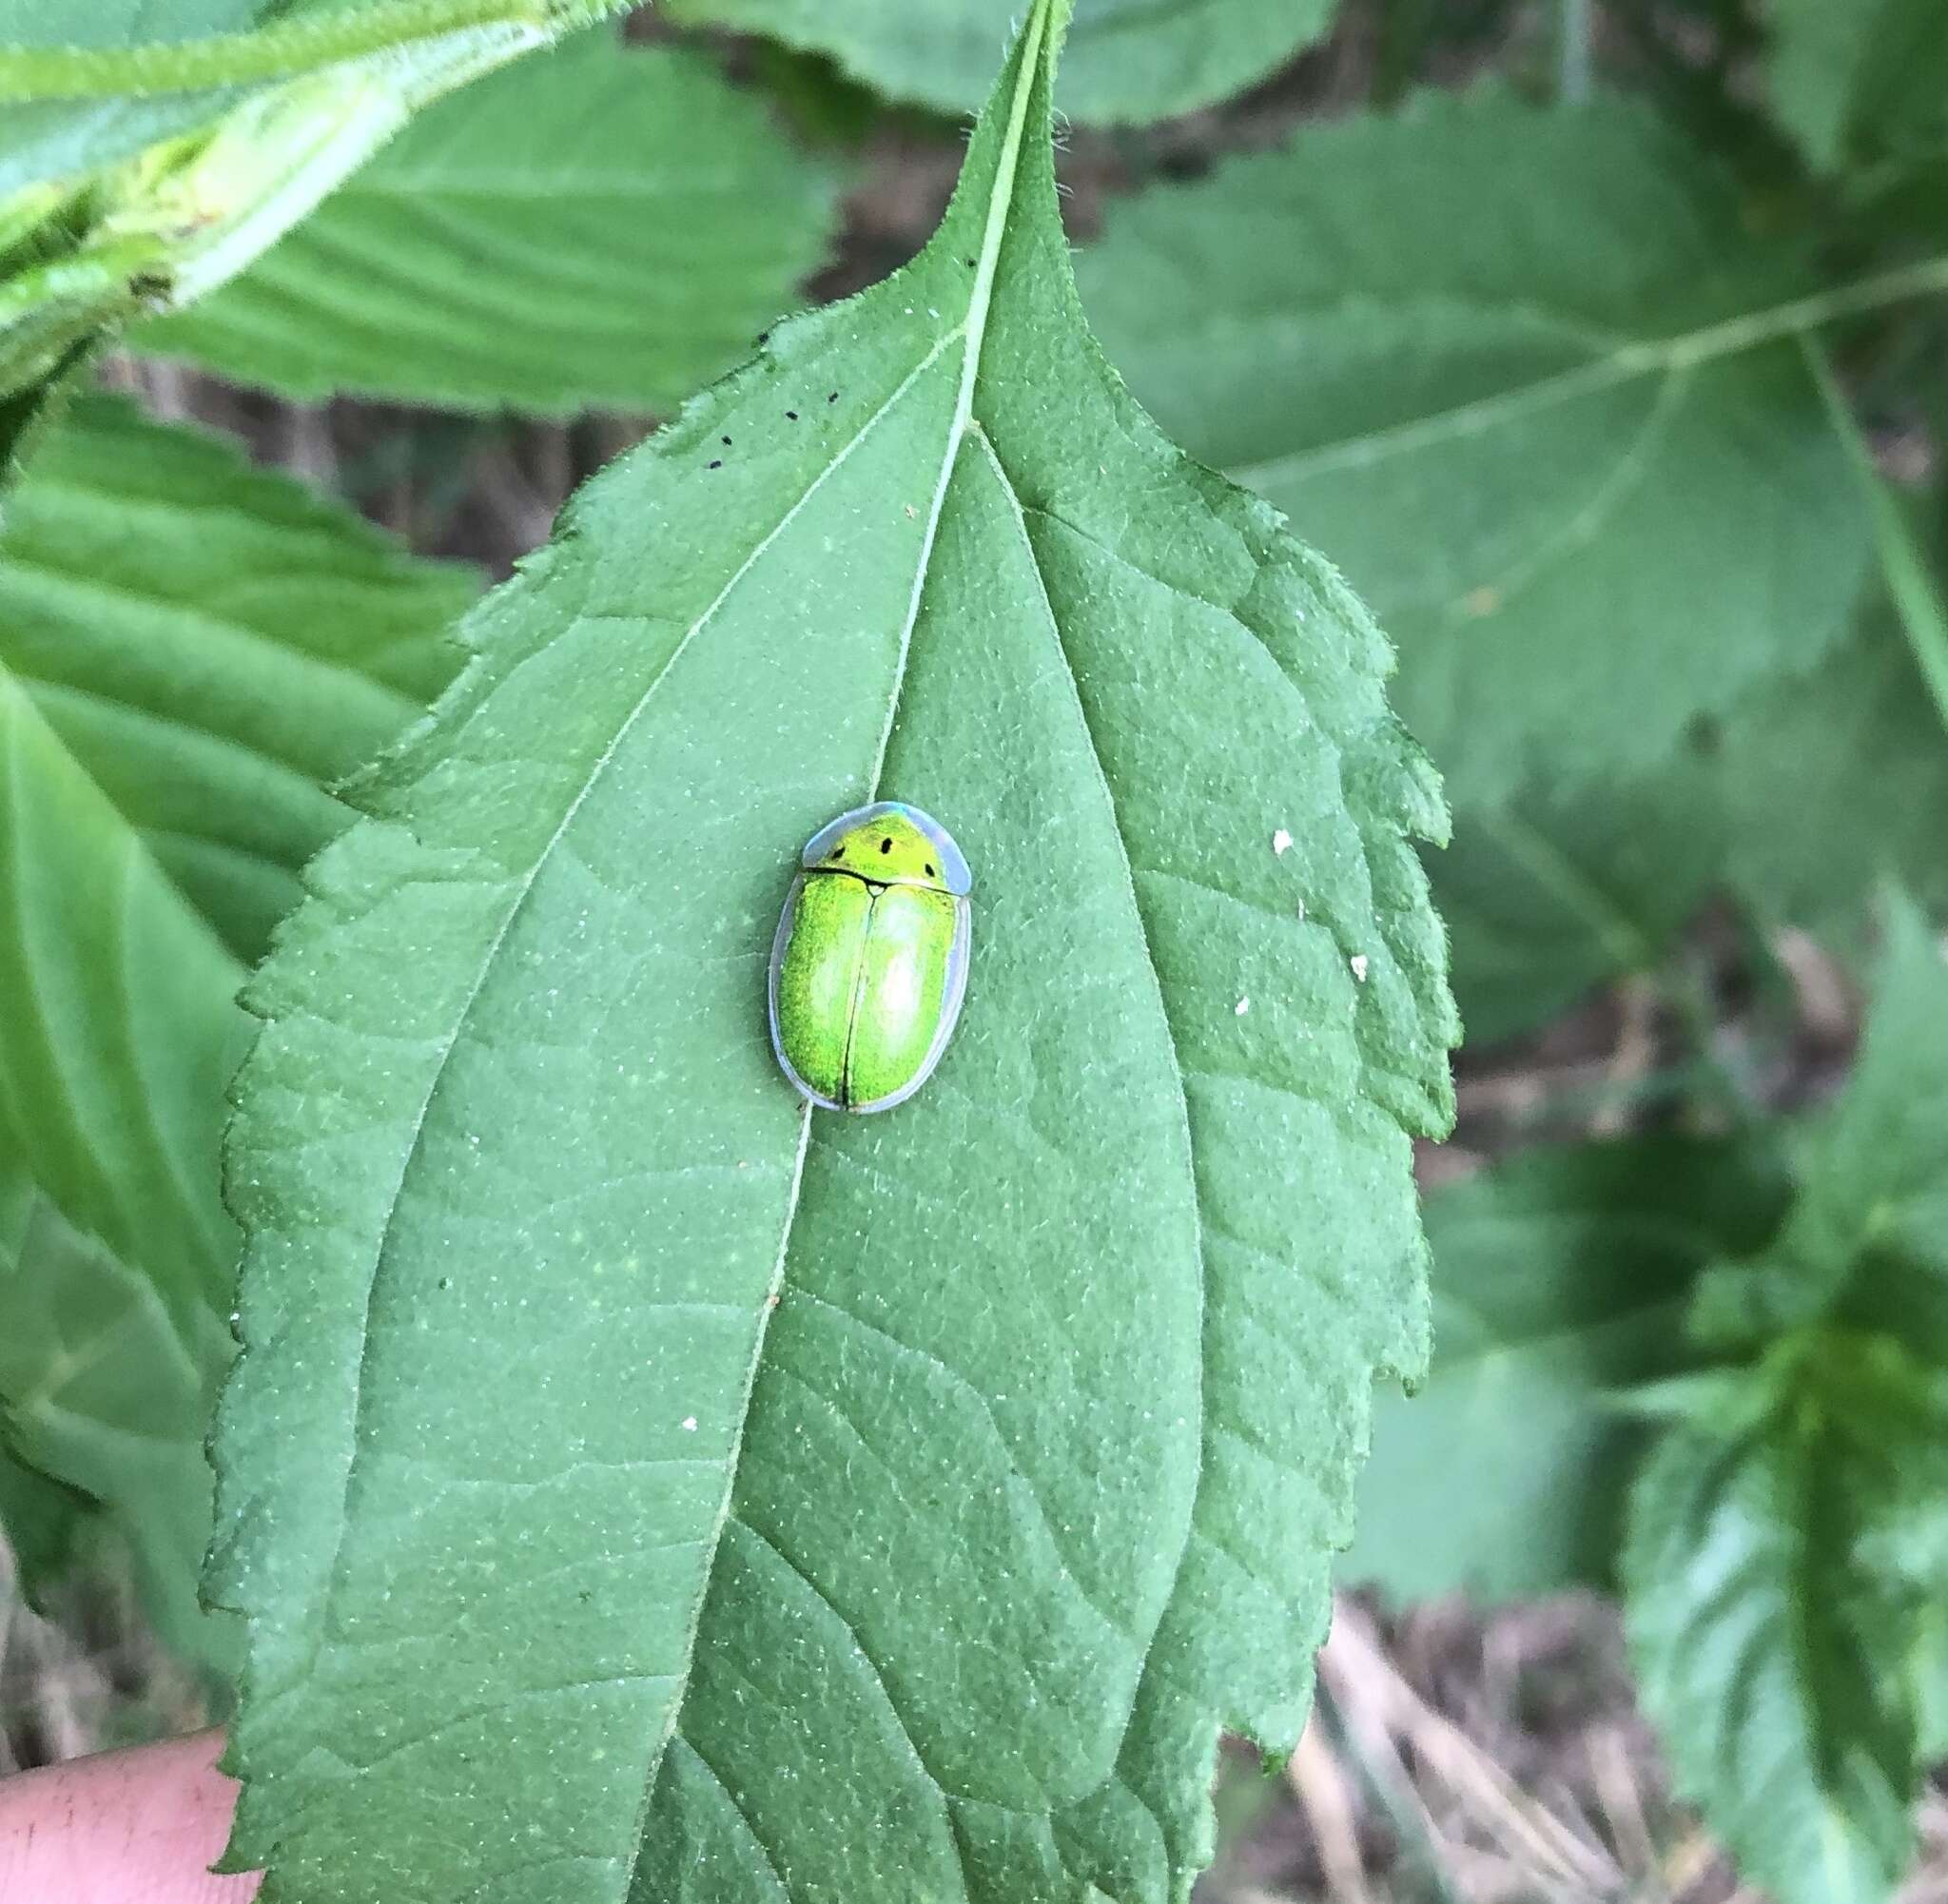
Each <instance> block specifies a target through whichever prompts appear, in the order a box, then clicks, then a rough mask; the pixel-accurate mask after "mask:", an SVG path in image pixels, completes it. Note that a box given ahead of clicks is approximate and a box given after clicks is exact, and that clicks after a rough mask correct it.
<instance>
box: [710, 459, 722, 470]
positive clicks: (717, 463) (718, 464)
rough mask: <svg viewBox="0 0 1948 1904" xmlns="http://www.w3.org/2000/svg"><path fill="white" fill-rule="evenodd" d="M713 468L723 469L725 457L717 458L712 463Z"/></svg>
mask: <svg viewBox="0 0 1948 1904" xmlns="http://www.w3.org/2000/svg"><path fill="white" fill-rule="evenodd" d="M723 467H724V458H723V457H718V458H717V460H716V461H715V462H713V463H712V464H711V468H712V469H713V470H720V469H722V468H723Z"/></svg>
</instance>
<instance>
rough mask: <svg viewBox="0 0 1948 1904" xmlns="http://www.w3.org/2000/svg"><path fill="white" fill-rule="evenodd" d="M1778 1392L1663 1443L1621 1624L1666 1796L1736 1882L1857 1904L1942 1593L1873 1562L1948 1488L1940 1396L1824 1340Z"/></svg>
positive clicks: (1889, 1837) (1909, 1753) (1911, 1798)
mask: <svg viewBox="0 0 1948 1904" xmlns="http://www.w3.org/2000/svg"><path fill="white" fill-rule="evenodd" d="M1748 1379H1749V1380H1750V1381H1752V1382H1753V1383H1760V1382H1763V1381H1766V1380H1768V1379H1779V1375H1778V1372H1777V1371H1770V1372H1769V1373H1768V1374H1762V1375H1755V1376H1753V1377H1750V1378H1748ZM1781 1388H1782V1393H1781V1396H1780V1399H1779V1401H1778V1403H1777V1405H1776V1406H1775V1407H1773V1408H1772V1409H1769V1410H1767V1411H1765V1412H1764V1413H1763V1414H1762V1415H1761V1417H1760V1419H1759V1420H1758V1422H1757V1423H1756V1425H1755V1424H1754V1423H1752V1422H1751V1421H1750V1420H1749V1419H1745V1418H1744V1416H1745V1415H1748V1414H1749V1412H1750V1411H1749V1410H1743V1411H1742V1413H1741V1415H1739V1416H1731V1415H1729V1414H1727V1413H1724V1412H1723V1411H1720V1412H1710V1413H1706V1414H1704V1415H1703V1416H1701V1417H1699V1418H1698V1419H1696V1420H1694V1421H1692V1422H1689V1423H1686V1424H1685V1425H1683V1426H1681V1427H1678V1428H1672V1429H1671V1430H1670V1431H1669V1432H1668V1433H1667V1434H1666V1436H1665V1438H1664V1440H1663V1441H1662V1442H1661V1443H1660V1445H1659V1447H1658V1448H1657V1450H1656V1452H1655V1454H1654V1455H1653V1456H1652V1458H1651V1460H1650V1462H1649V1463H1648V1465H1647V1466H1646V1468H1645V1471H1644V1473H1643V1475H1642V1476H1641V1477H1640V1478H1639V1480H1638V1482H1637V1484H1636V1486H1635V1489H1634V1490H1633V1493H1632V1498H1631V1504H1630V1530H1629V1537H1628V1540H1627V1545H1626V1548H1625V1554H1624V1581H1625V1594H1626V1619H1627V1625H1628V1630H1629V1635H1630V1642H1631V1650H1632V1654H1633V1657H1634V1660H1635V1662H1636V1666H1637V1672H1638V1680H1639V1685H1640V1689H1641V1693H1642V1697H1643V1700H1644V1702H1645V1705H1646V1709H1647V1710H1648V1712H1649V1714H1650V1716H1651V1718H1652V1719H1653V1720H1654V1721H1655V1722H1656V1723H1657V1725H1658V1727H1659V1730H1660V1732H1661V1734H1662V1737H1663V1739H1664V1742H1665V1745H1666V1750H1667V1751H1668V1753H1669V1755H1670V1758H1671V1761H1672V1764H1673V1766H1674V1767H1675V1770H1676V1774H1677V1779H1678V1785H1679V1789H1680V1790H1681V1791H1682V1792H1683V1793H1684V1794H1685V1796H1687V1797H1690V1798H1691V1799H1693V1800H1694V1801H1695V1802H1696V1803H1697V1804H1698V1805H1699V1806H1700V1807H1701V1808H1702V1810H1703V1811H1704V1817H1705V1820H1706V1822H1707V1823H1708V1824H1709V1825H1710V1827H1711V1828H1712V1830H1713V1831H1714V1832H1715V1833H1716V1834H1717V1835H1718V1836H1720V1837H1722V1838H1723V1839H1724V1841H1725V1843H1726V1844H1727V1845H1728V1846H1729V1847H1730V1849H1731V1851H1732V1853H1733V1855H1735V1856H1736V1857H1737V1858H1738V1860H1739V1864H1740V1867H1741V1870H1742V1872H1743V1875H1744V1876H1745V1877H1746V1878H1747V1879H1748V1880H1749V1881H1750V1882H1752V1883H1753V1884H1755V1885H1761V1886H1763V1887H1764V1888H1765V1889H1766V1890H1767V1891H1768V1892H1769V1893H1770V1894H1772V1895H1774V1896H1776V1897H1777V1898H1778V1899H1779V1900H1780V1904H1852V1901H1853V1900H1860V1904H1872V1901H1873V1900H1880V1899H1882V1898H1885V1897H1887V1896H1888V1895H1889V1894H1891V1892H1892V1891H1893V1888H1894V1886H1895V1884H1896V1883H1897V1882H1898V1881H1899V1878H1900V1876H1901V1875H1902V1873H1903V1872H1904V1870H1905V1869H1906V1866H1907V1864H1908V1861H1909V1859H1910V1857H1911V1855H1912V1852H1913V1845H1914V1829H1913V1823H1912V1820H1911V1817H1910V1811H1911V1808H1912V1806H1913V1804H1914V1802H1915V1800H1916V1798H1917V1797H1918V1796H1919V1787H1920V1782H1921V1767H1920V1760H1919V1725H1920V1722H1921V1721H1920V1716H1921V1713H1922V1711H1923V1708H1924V1700H1925V1699H1926V1698H1927V1695H1926V1693H1925V1691H1924V1681H1922V1679H1921V1678H1920V1677H1919V1674H1920V1671H1921V1670H1922V1668H1923V1667H1929V1668H1931V1669H1933V1670H1938V1668H1939V1665H1940V1663H1941V1658H1942V1656H1941V1654H1940V1652H1939V1650H1938V1648H1939V1642H1940V1639H1941V1634H1940V1628H1939V1622H1938V1608H1939V1606H1940V1604H1941V1600H1942V1592H1943V1589H1944V1588H1948V1579H1936V1580H1933V1581H1931V1582H1929V1583H1927V1585H1926V1588H1925V1590H1919V1591H1918V1590H1917V1588H1916V1586H1915V1583H1912V1582H1911V1581H1903V1580H1901V1579H1899V1578H1890V1577H1889V1576H1888V1575H1887V1574H1886V1573H1885V1572H1883V1571H1882V1570H1881V1567H1880V1565H1879V1564H1877V1551H1879V1550H1884V1548H1885V1545H1886V1543H1887V1536H1888V1532H1889V1529H1890V1526H1892V1527H1895V1528H1898V1527H1900V1526H1902V1525H1911V1522H1912V1517H1913V1515H1914V1514H1915V1513H1916V1512H1917V1510H1918V1509H1919V1507H1920V1505H1921V1504H1922V1503H1923V1502H1925V1501H1927V1500H1928V1499H1929V1498H1930V1496H1932V1498H1933V1499H1936V1500H1938V1498H1939V1493H1940V1490H1941V1489H1942V1487H1944V1486H1948V1459H1944V1454H1943V1450H1944V1449H1948V1381H1944V1380H1943V1379H1941V1378H1939V1377H1936V1378H1934V1380H1933V1381H1932V1382H1929V1381H1927V1380H1925V1379H1922V1380H1917V1379H1916V1378H1915V1376H1914V1373H1913V1371H1912V1370H1907V1369H1905V1368H1902V1367H1900V1366H1899V1364H1898V1363H1897V1362H1895V1361H1891V1360H1890V1359H1889V1357H1888V1356H1887V1354H1886V1353H1885V1351H1884V1349H1877V1348H1874V1347H1871V1346H1868V1347H1861V1346H1860V1345H1857V1344H1853V1343H1850V1342H1847V1341H1844V1340H1836V1341H1834V1342H1832V1343H1830V1344H1828V1345H1826V1346H1825V1347H1824V1348H1823V1349H1822V1350H1817V1351H1816V1352H1815V1354H1814V1355H1813V1356H1811V1357H1809V1358H1804V1359H1802V1360H1800V1361H1799V1362H1798V1363H1797V1364H1796V1365H1795V1366H1794V1367H1793V1368H1792V1369H1791V1370H1789V1371H1788V1372H1787V1373H1786V1374H1785V1376H1784V1379H1783V1380H1782V1383H1781Z"/></svg>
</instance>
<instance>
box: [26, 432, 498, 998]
mask: <svg viewBox="0 0 1948 1904" xmlns="http://www.w3.org/2000/svg"><path fill="white" fill-rule="evenodd" d="M473 589H474V577H473V575H472V573H471V572H470V571H467V570H464V569H461V568H458V567H455V566H449V565H446V564H441V563H433V562H425V561H420V560H419V559H417V558H415V557H412V556H409V555H407V554H405V553H404V552H403V551H402V550H401V549H400V548H399V545H398V544H397V543H395V542H394V541H393V540H392V539H391V538H390V537H389V536H387V535H385V534H381V533H380V531H378V530H376V529H374V528H372V527H371V526H369V525H368V524H366V523H364V522H362V521H360V519H359V518H358V517H356V516H354V515H351V514H350V513H349V512H348V511H347V510H345V509H344V508H343V507H342V506H341V505H340V504H337V503H334V502H330V501H327V500H325V499H324V498H323V497H321V496H319V495H314V494H313V493H312V492H310V491H309V490H306V489H304V488H302V486H301V485H299V484H297V483H294V482H291V481H289V480H288V479H287V478H285V477H282V476H274V475H271V474H269V473H267V472H263V471H259V470H254V469H252V468H251V467H250V466H249V465H248V464H247V463H246V462H245V461H244V457H242V455H241V454H240V453H239V451H238V450H237V448H236V447H235V446H234V445H233V444H231V443H228V442H225V441H224V440H223V439H221V438H219V437H213V436H209V435H206V434H205V433H204V432H202V431H199V430H193V429H186V428H182V427H177V426H171V425H166V424H160V423H155V422H151V421H148V420H146V418H143V417H142V416H141V415H140V414H139V413H138V412H137V411H136V410H135V409H134V408H133V407H132V406H130V405H129V404H127V403H126V402H123V401H121V400H119V399H113V398H101V397H96V398H88V399H84V400H83V401H82V402H80V403H78V404H77V405H76V406H75V407H74V408H73V409H72V410H71V411H70V412H69V414H68V417H67V418H65V419H64V420H63V421H62V422H61V423H60V424H59V425H58V426H57V427H56V428H55V429H53V430H52V431H51V432H50V433H49V436H48V437H47V439H46V440H45V442H44V443H43V445H42V446H41V449H40V451H39V453H38V454H37V456H36V457H35V460H34V462H33V465H32V467H31V470H30V471H29V475H28V476H27V477H26V478H25V480H23V481H22V483H21V484H20V486H19V487H18V488H17V489H16V490H15V491H14V493H13V494H12V495H10V497H9V499H8V504H7V512H6V518H5V524H4V527H0V664H4V666H5V667H6V668H7V670H9V671H10V673H11V674H12V676H13V677H14V679H15V680H16V681H18V682H19V683H20V684H21V685H23V686H24V687H25V688H26V689H27V690H28V691H29V693H30V694H31V696H32V698H33V701H34V704H35V706H36V708H37V709H39V711H40V713H41V714H42V715H43V717H44V718H45V719H46V720H47V722H48V724H49V727H50V728H51V729H53V731H54V733H55V734H56V735H57V736H58V737H59V739H60V741H61V742H62V744H63V745H64V746H65V747H66V748H68V751H69V753H70V754H71V755H72V756H73V758H74V760H75V761H76V762H77V763H78V764H79V765H80V766H81V767H83V768H84V769H85V770H86V771H87V772H88V774H89V775H90V776H91V777H92V778H93V780H94V781H95V783H96V785H97V786H98V787H101V788H102V790H103V791H104V792H106V793H107V795H108V797H109V798H110V799H112V800H113V801H114V802H115V804H116V806H118V807H119V808H120V809H121V811H122V813H123V814H124V816H125V817H126V818H127V820H128V821H129V822H130V823H131V824H133V825H134V826H137V827H138V828H140V829H141V832H142V835H143V839H144V842H145V844H146V846H147V848H148V850H149V852H150V853H151V854H152V856H153V857H154V859H155V860H156V862H157V863H158V864H159V865H161V866H162V867H163V868H164V869H165V870H166V872H167V873H168V874H169V875H170V877H171V878H173V879H174V880H175V882H176V883H177V884H178V885H179V886H180V887H181V888H182V890H183V892H184V894H185V896H186V897H187V898H188V899H189V900H190V901H191V902H192V903H194V904H195V905H196V906H197V907H198V908H199V909H200V910H201V911H203V912H204V914H205V916H206V917H207V918H209V920H210V921H211V922H212V923H214V924H215V925H216V926H217V928H218V930H219V931H220V932H222V933H223V935H224V938H225V940H226V941H227V942H228V943H229V944H230V946H231V948H232V949H233V950H234V951H235V952H236V954H237V956H238V957H239V958H240V959H243V960H245V961H254V960H255V959H256V958H257V957H258V956H259V955H260V954H261V953H262V951H263V947H264V944H265V943H266V942H267V940H268V937H269V932H270V928H271V926H272V925H273V924H274V923H276V922H277V921H278V920H279V919H281V918H282V916H283V915H284V914H285V913H286V912H287V911H289V910H290V908H291V906H292V905H293V904H294V903H295V902H296V900H297V896H298V884H297V875H298V870H299V868H300V867H301V866H302V865H303V864H304V862H305V861H306V860H307V859H309V858H310V857H311V855H312V854H313V853H315V852H316V851H317V850H318V848H319V847H320V846H321V845H323V844H324V842H325V841H326V840H328V839H330V838H331V837H332V836H333V835H334V834H335V833H337V832H338V830H339V828H340V827H341V826H342V824H343V822H344V819H345V817H346V816H345V811H344V809H343V807H342V806H341V805H340V804H339V802H338V801H337V800H336V799H335V798H334V797H333V796H332V794H331V793H330V791H329V790H328V789H329V788H330V787H333V786H334V785H335V784H336V783H338V782H339V781H341V780H342V779H343V778H344V777H345V776H346V775H348V774H350V773H351V772H353V771H354V770H355V769H356V768H358V767H362V766H363V765H364V764H365V762H367V761H368V760H370V759H371V758H372V756H373V755H374V754H376V753H377V752H378V751H379V750H380V748H381V747H382V746H384V745H385V744H386V743H387V742H388V741H390V740H391V739H392V738H393V736H394V735H395V734H396V733H398V731H399V729H400V727H401V726H402V725H403V724H404V723H405V722H406V721H407V720H408V719H409V718H410V717H411V716H413V715H414V714H415V713H417V712H419V710H420V709H423V708H424V707H425V705H426V703H427V702H428V701H430V700H431V699H432V698H433V697H434V695H436V694H437V693H438V691H439V690H440V689H441V688H442V687H443V686H444V685H445V683H446V682H447V681H448V680H449V679H450V678H451V677H452V674H453V672H454V669H455V667H456V666H457V664H458V658H459V657H458V650H457V649H455V648H454V647H453V646H452V645H451V644H450V643H449V641H448V640H447V638H446V630H447V627H448V624H449V623H450V622H451V621H452V620H453V619H454V617H455V616H456V615H458V613H459V612H460V611H461V609H462V608H464V607H465V605H466V603H467V601H468V600H469V598H470V596H471V595H472V593H473Z"/></svg>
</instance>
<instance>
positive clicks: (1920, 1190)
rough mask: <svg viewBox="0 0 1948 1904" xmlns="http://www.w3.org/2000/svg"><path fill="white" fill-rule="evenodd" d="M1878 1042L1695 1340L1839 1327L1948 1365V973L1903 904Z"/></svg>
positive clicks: (1874, 1020)
mask: <svg viewBox="0 0 1948 1904" xmlns="http://www.w3.org/2000/svg"><path fill="white" fill-rule="evenodd" d="M1885 914H1886V928H1885V934H1884V938H1885V944H1884V946H1883V949H1882V953H1881V960H1880V975H1879V981H1878V983H1877V985H1876V988H1875V995H1874V999H1873V1002H1872V1006H1871V1009H1870V1011H1869V1013H1868V1017H1867V1024H1866V1030H1865V1032H1864V1033H1863V1034H1862V1037H1861V1039H1860V1051H1859V1054H1858V1055H1857V1057H1856V1059H1855V1061H1854V1068H1853V1071H1852V1073H1851V1074H1850V1076H1849V1077H1848V1078H1847V1083H1846V1088H1845V1090H1844V1091H1843V1092H1842V1093H1841V1097H1840V1099H1839V1101H1838V1102H1837V1103H1836V1104H1835V1105H1834V1106H1833V1108H1832V1109H1831V1111H1830V1112H1828V1113H1827V1115H1826V1117H1825V1119H1824V1121H1823V1122H1822V1123H1821V1126H1820V1127H1819V1129H1818V1131H1817V1133H1816V1134H1815V1136H1814V1137H1813V1138H1812V1140H1811V1141H1810V1142H1809V1143H1808V1144H1807V1145H1806V1146H1805V1147H1804V1156H1803V1158H1802V1164H1801V1172H1800V1175H1801V1189H1800V1195H1799V1197H1798V1200H1797V1201H1796V1202H1795V1204H1794V1206H1793V1212H1792V1215H1791V1217H1790V1219H1789V1220H1788V1221H1787V1223H1786V1225H1785V1227H1784V1229H1783V1230H1782V1232H1781V1234H1780V1236H1779V1239H1778V1243H1777V1245H1776V1247H1775V1248H1773V1249H1771V1250H1769V1251H1767V1252H1766V1253H1764V1254H1763V1255H1762V1256H1759V1257H1756V1258H1755V1259H1753V1260H1752V1261H1749V1262H1735V1263H1726V1264H1724V1265H1722V1266H1721V1267H1719V1268H1718V1269H1716V1270H1714V1271H1713V1272H1712V1273H1711V1274H1710V1275H1709V1276H1707V1277H1706V1278H1705V1279H1704V1282H1703V1283H1702V1284H1701V1286H1700V1288H1699V1291H1698V1296H1697V1300H1696V1303H1695V1304H1694V1306H1693V1310H1692V1313H1691V1317H1690V1326H1691V1330H1692V1332H1693V1333H1694V1334H1695V1335H1696V1336H1697V1337H1698V1339H1699V1340H1700V1341H1702V1342H1704V1343H1709V1344H1717V1345H1725V1346H1734V1345H1741V1344H1743V1345H1750V1344H1756V1343H1763V1342H1764V1341H1767V1340H1769V1339H1771V1338H1772V1337H1774V1336H1777V1335H1781V1334H1783V1333H1785V1332H1786V1331H1793V1330H1802V1329H1805V1328H1808V1327H1811V1326H1814V1325H1816V1324H1819V1323H1821V1322H1822V1321H1827V1320H1831V1319H1833V1318H1836V1317H1838V1318H1840V1319H1841V1320H1845V1321H1850V1322H1852V1323H1853V1324H1855V1325H1857V1326H1860V1327H1862V1328H1866V1329H1878V1330H1885V1331H1888V1332H1890V1333H1891V1334H1893V1335H1894V1336H1895V1337H1896V1338H1897V1339H1903V1340H1906V1341H1908V1342H1909V1343H1910V1344H1912V1345H1915V1346H1917V1347H1919V1348H1920V1349H1922V1350H1924V1352H1926V1353H1928V1354H1929V1355H1931V1356H1932V1357H1933V1358H1934V1359H1936V1360H1938V1361H1940V1362H1943V1363H1948V1241H1944V1238H1948V963H1944V961H1943V956H1942V952H1941V948H1940V946H1939V944H1938V942H1937V941H1936V940H1935V938H1934V936H1933V934H1932V933H1931V932H1930V930H1929V928H1928V926H1927V924H1926V923H1925V921H1924V920H1923V919H1922V917H1921V915H1920V913H1919V911H1918V910H1917V909H1916V908H1915V906H1914V904H1913V903H1912V902H1911V901H1909V900H1908V899H1907V898H1906V897H1905V896H1903V895H1900V894H1899V893H1894V894H1890V895H1889V897H1888V901H1887V904H1886V907H1885Z"/></svg>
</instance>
